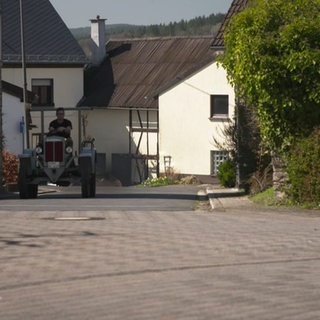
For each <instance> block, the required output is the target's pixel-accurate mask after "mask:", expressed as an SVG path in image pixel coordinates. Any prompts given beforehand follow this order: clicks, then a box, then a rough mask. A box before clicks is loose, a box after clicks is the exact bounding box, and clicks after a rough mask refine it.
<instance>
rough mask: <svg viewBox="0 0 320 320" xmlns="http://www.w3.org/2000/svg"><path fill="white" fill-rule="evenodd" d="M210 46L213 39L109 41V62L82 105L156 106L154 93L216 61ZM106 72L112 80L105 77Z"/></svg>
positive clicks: (174, 38)
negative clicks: (152, 96)
mask: <svg viewBox="0 0 320 320" xmlns="http://www.w3.org/2000/svg"><path fill="white" fill-rule="evenodd" d="M211 43H212V37H172V38H149V39H133V40H118V41H117V40H114V41H109V42H108V43H107V52H108V53H109V60H108V62H105V63H104V64H103V65H102V66H101V68H99V70H98V71H97V74H96V75H95V76H94V77H93V78H92V80H91V85H90V86H89V87H90V90H86V99H84V100H83V101H82V103H81V105H82V106H95V107H97V106H104V107H107V106H109V107H155V106H157V102H156V100H155V99H153V98H150V97H151V95H152V93H153V92H156V91H158V90H159V89H161V88H162V87H164V86H165V85H167V84H173V82H174V81H177V78H178V77H182V76H186V75H188V74H190V73H191V72H194V71H196V68H200V67H201V66H203V65H204V64H207V63H209V62H210V61H213V59H214V52H213V50H211V49H210V45H211ZM107 66H109V68H108V67H107ZM107 72H109V73H110V77H106V76H104V74H106V73H107ZM101 91H104V92H106V91H108V92H109V93H108V94H105V93H102V92H101ZM107 97H111V98H110V99H109V100H108V99H107ZM146 97H148V98H146Z"/></svg>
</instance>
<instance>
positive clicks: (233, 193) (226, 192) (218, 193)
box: [205, 187, 246, 210]
mask: <svg viewBox="0 0 320 320" xmlns="http://www.w3.org/2000/svg"><path fill="white" fill-rule="evenodd" d="M205 192H206V194H207V199H208V200H209V202H210V206H211V208H212V210H224V206H223V203H222V201H221V199H222V198H234V197H241V196H244V195H245V194H246V193H245V192H244V191H243V190H240V189H237V188H233V189H222V188H213V187H207V188H206V191H205Z"/></svg>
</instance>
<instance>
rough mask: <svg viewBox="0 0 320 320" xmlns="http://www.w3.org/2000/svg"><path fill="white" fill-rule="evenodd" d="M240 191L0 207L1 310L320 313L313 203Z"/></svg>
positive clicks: (145, 314) (199, 315) (12, 315)
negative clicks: (91, 206)
mask: <svg viewBox="0 0 320 320" xmlns="http://www.w3.org/2000/svg"><path fill="white" fill-rule="evenodd" d="M224 201H225V200H224ZM238 201H240V203H242V205H241V206H240V205H235V206H233V207H232V206H230V207H228V205H227V203H226V202H225V203H224V205H225V210H217V211H212V212H204V211H189V212H157V211H150V212H138V211H135V212H126V211H121V212H117V211H96V212H94V211H64V212H55V211H50V212H49V211H43V212H30V211H20V212H12V211H11V212H9V211H0V266H1V267H0V268H1V272H0V319H4V320H12V319H32V320H37V319H46V320H47V319H77V320H79V319H80V320H82V319H121V320H122V319H130V320H131V319H137V320H143V319H148V320H150V319H153V320H157V319H174V320H176V319H183V320H185V319H196V320H200V319H210V320H211V319H228V320H229V319H230V320H231V319H235V320H239V319H246V320H248V319H255V320H257V319H259V320H260V319H266V320H267V319H268V320H270V319H281V320H286V319H288V320H295V319H296V320H307V319H310V320H314V319H320V305H319V299H320V213H314V212H312V211H301V212H300V211H295V212H290V211H286V210H278V209H261V208H257V207H254V206H253V205H250V204H249V203H248V201H246V200H245V198H238ZM89 218H92V219H91V220H89Z"/></svg>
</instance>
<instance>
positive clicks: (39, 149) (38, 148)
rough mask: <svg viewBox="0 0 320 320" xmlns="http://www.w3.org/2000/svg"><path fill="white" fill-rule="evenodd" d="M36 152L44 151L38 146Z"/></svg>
mask: <svg viewBox="0 0 320 320" xmlns="http://www.w3.org/2000/svg"><path fill="white" fill-rule="evenodd" d="M36 153H37V154H41V153H42V148H41V147H40V146H38V147H36Z"/></svg>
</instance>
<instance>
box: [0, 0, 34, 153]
mask: <svg viewBox="0 0 320 320" xmlns="http://www.w3.org/2000/svg"><path fill="white" fill-rule="evenodd" d="M0 1H1V0H0ZM20 32H21V62H22V70H23V102H24V109H25V117H24V119H25V130H26V131H25V132H26V138H27V148H29V147H30V144H29V129H30V128H29V126H30V123H29V122H30V106H29V104H28V99H27V93H28V91H27V67H26V52H25V42H24V16H23V1H22V0H20Z"/></svg>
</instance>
